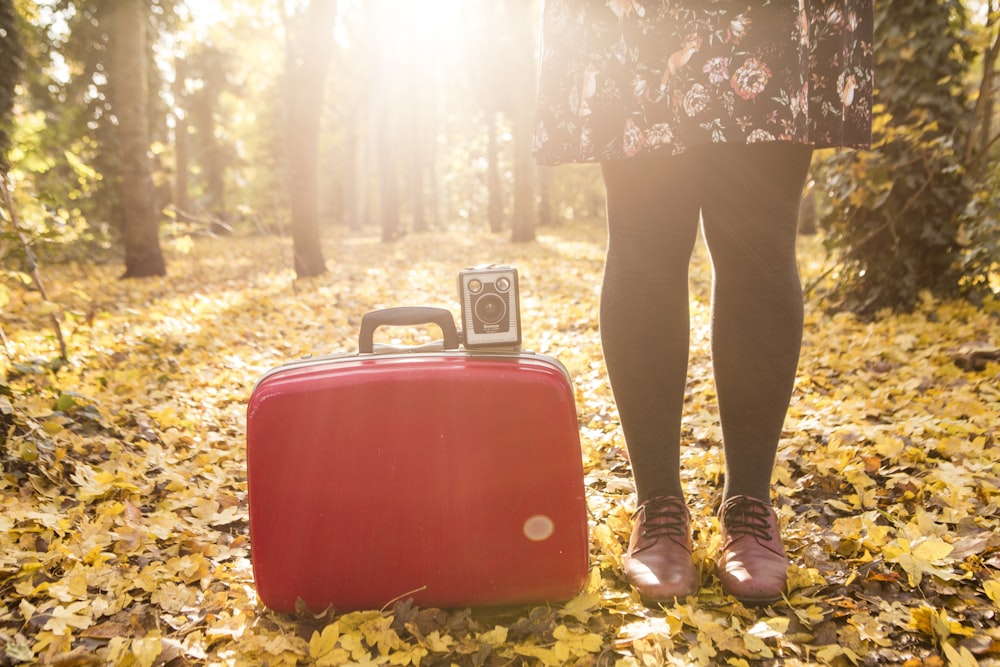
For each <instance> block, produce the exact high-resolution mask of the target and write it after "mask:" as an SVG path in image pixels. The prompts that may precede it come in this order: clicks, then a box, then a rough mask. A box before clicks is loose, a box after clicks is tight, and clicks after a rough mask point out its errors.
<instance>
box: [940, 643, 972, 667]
mask: <svg viewBox="0 0 1000 667" xmlns="http://www.w3.org/2000/svg"><path fill="white" fill-rule="evenodd" d="M941 648H942V650H943V652H944V657H945V658H947V659H948V667H979V661H978V660H976V656H974V655H972V652H971V651H970V650H969V649H967V648H965V647H964V646H959V647H958V648H957V649H956V648H955V647H954V646H952V645H951V644H948V643H945V644H943V645H942V647H941Z"/></svg>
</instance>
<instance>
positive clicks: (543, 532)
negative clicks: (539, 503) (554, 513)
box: [524, 514, 556, 542]
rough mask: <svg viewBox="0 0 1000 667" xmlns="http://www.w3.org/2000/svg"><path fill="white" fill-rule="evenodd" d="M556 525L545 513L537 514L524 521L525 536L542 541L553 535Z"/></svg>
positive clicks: (534, 540)
mask: <svg viewBox="0 0 1000 667" xmlns="http://www.w3.org/2000/svg"><path fill="white" fill-rule="evenodd" d="M555 529H556V525H555V524H554V523H553V522H552V519H550V518H549V517H547V516H545V515H544V514H536V515H534V516H532V517H529V518H528V520H527V521H525V522H524V536H525V537H527V538H528V539H529V540H531V541H532V542H541V541H543V540H547V539H549V538H550V537H552V533H553V532H555Z"/></svg>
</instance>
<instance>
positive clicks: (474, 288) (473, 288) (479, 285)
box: [469, 278, 483, 294]
mask: <svg viewBox="0 0 1000 667" xmlns="http://www.w3.org/2000/svg"><path fill="white" fill-rule="evenodd" d="M469 291H470V292H472V293H473V294H479V293H480V292H482V291H483V282H482V281H481V280H479V279H478V278H473V279H472V280H470V281H469Z"/></svg>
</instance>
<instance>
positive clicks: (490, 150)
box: [486, 111, 503, 234]
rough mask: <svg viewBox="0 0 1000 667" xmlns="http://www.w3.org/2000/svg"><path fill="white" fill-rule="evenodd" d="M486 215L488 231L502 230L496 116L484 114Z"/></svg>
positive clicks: (491, 113) (501, 198)
mask: <svg viewBox="0 0 1000 667" xmlns="http://www.w3.org/2000/svg"><path fill="white" fill-rule="evenodd" d="M486 129H487V135H486V214H487V215H488V216H489V221H490V231H492V232H493V233H495V234H496V233H499V232H501V231H502V230H503V184H502V182H501V180H500V147H499V145H498V140H497V114H496V113H495V112H493V111H487V112H486Z"/></svg>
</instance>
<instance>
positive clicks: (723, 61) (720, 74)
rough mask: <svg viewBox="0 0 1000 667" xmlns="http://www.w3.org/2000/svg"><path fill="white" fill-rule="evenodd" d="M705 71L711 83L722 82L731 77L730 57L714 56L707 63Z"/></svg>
mask: <svg viewBox="0 0 1000 667" xmlns="http://www.w3.org/2000/svg"><path fill="white" fill-rule="evenodd" d="M703 71H704V72H705V74H707V75H708V81H709V83H713V84H720V83H722V82H723V81H725V80H726V79H728V78H729V58H721V57H720V58H712V59H711V60H709V61H708V62H707V63H705V68H704V70H703Z"/></svg>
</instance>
